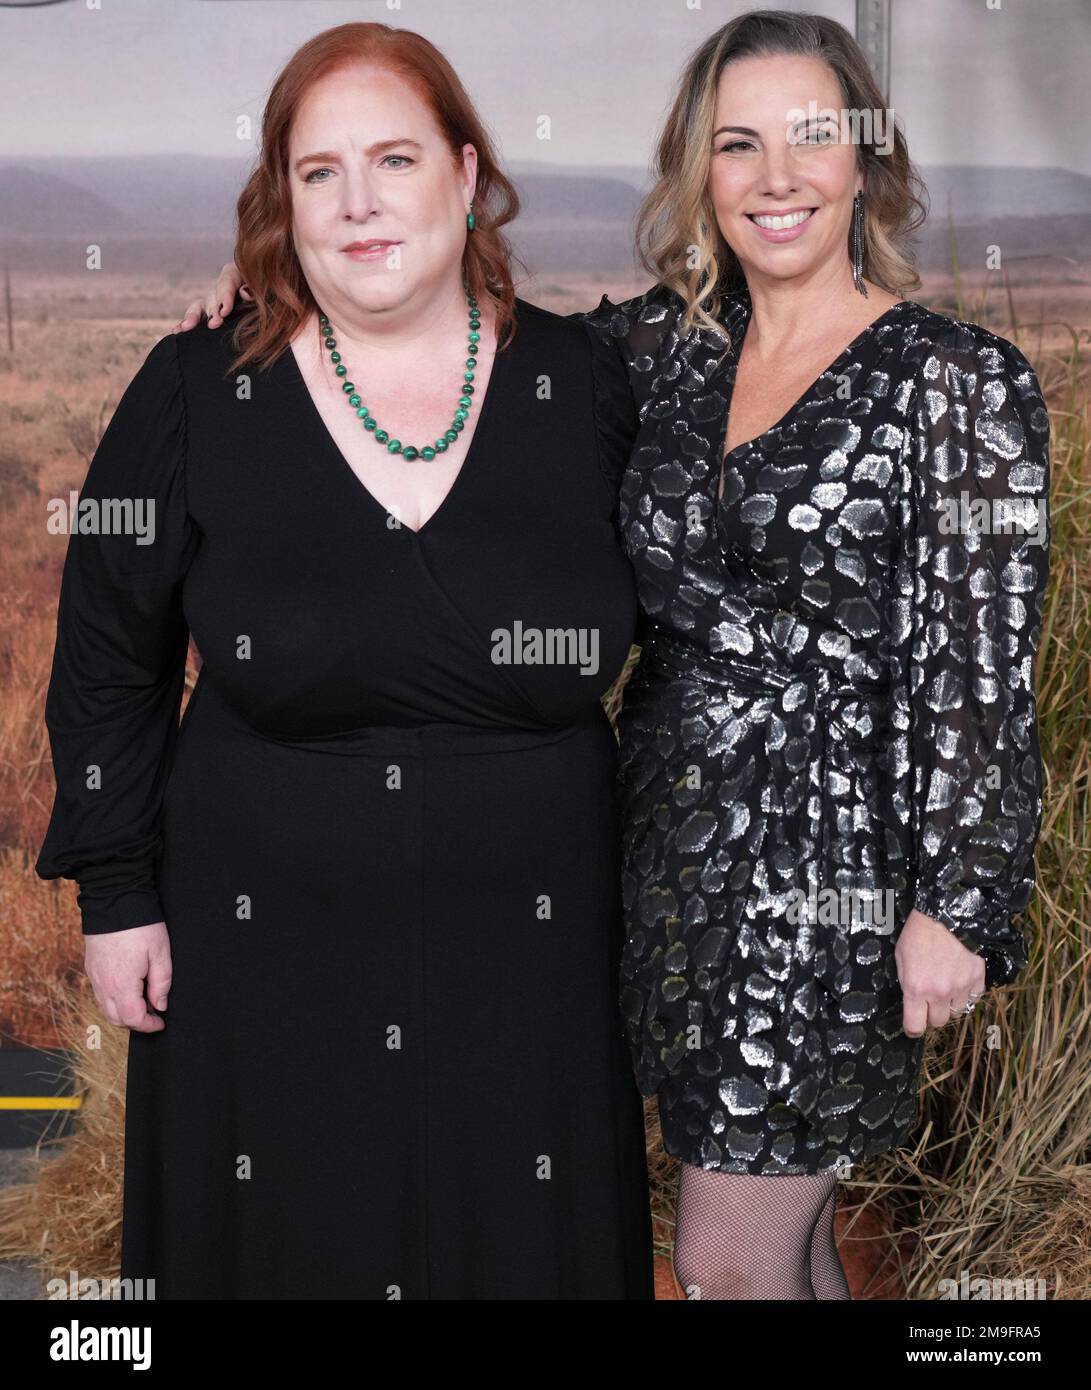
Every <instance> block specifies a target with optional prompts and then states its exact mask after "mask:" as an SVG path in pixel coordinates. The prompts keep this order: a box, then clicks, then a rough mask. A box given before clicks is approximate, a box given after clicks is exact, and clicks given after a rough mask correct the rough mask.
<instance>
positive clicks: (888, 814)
mask: <svg viewBox="0 0 1091 1390" xmlns="http://www.w3.org/2000/svg"><path fill="white" fill-rule="evenodd" d="M681 311H682V305H681V301H680V300H679V299H678V297H677V296H676V295H675V294H674V293H673V292H672V291H670V290H668V289H666V288H665V287H663V286H657V287H655V288H654V289H652V290H650V291H648V292H647V293H646V294H645V295H642V296H639V297H637V298H635V299H632V300H629V301H626V302H625V303H622V304H613V303H611V302H610V301H609V300H608V299H607V298H606V297H605V296H604V297H603V300H602V302H601V304H600V305H599V306H598V308H597V309H595V310H594V311H592V312H590V313H589V314H586V315H584V316H583V317H584V319H585V321H586V322H587V323H588V324H589V325H590V327H591V328H592V331H593V332H594V333H595V334H596V335H597V337H598V340H599V342H600V345H601V347H602V349H603V352H604V353H607V354H608V357H602V359H601V360H600V363H599V367H598V370H599V372H600V373H602V374H604V375H605V374H607V373H609V372H612V373H613V379H614V392H613V399H614V401H615V402H616V410H617V415H618V419H619V421H621V422H622V424H621V425H619V428H622V427H624V422H625V421H626V419H628V422H629V427H630V429H631V431H632V435H633V447H632V452H631V456H630V458H629V462H628V464H627V466H626V467H625V468H624V471H623V472H620V473H619V474H618V477H617V482H618V486H619V497H618V510H617V514H616V524H617V526H618V530H619V534H620V537H621V540H622V544H623V546H624V549H625V551H626V553H627V554H628V556H629V558H630V560H631V562H632V564H633V566H634V570H635V573H636V579H637V587H638V594H639V599H640V605H641V630H640V634H639V637H638V640H639V641H640V644H641V648H642V650H641V660H640V663H639V665H638V667H637V669H636V671H635V673H634V674H633V676H632V677H631V678H630V680H629V682H628V684H627V686H626V688H625V693H624V707H623V710H622V713H621V716H620V720H619V733H620V738H621V756H620V764H619V772H618V794H619V803H620V807H621V811H622V815H623V894H624V904H625V912H626V941H625V945H624V951H623V959H622V972H621V975H622V978H621V986H620V988H621V1004H622V1014H623V1019H624V1027H625V1030H626V1035H627V1039H628V1043H629V1046H630V1050H631V1053H632V1058H633V1063H634V1068H635V1073H636V1077H637V1082H638V1085H639V1087H640V1089H641V1091H642V1093H643V1094H644V1095H646V1096H650V1095H653V1094H656V1093H657V1094H658V1097H659V1110H660V1118H661V1122H662V1132H663V1141H664V1145H665V1147H666V1149H667V1150H668V1152H670V1153H672V1154H675V1155H677V1156H679V1157H680V1158H682V1159H684V1160H685V1161H686V1162H689V1163H692V1164H695V1165H698V1166H701V1167H703V1168H705V1169H715V1170H720V1171H724V1172H748V1173H814V1172H820V1171H825V1170H828V1169H831V1168H838V1169H840V1170H842V1171H843V1172H847V1171H848V1169H849V1168H850V1167H851V1165H852V1164H853V1163H856V1162H858V1161H860V1160H862V1159H866V1158H868V1157H870V1156H872V1155H875V1154H878V1153H882V1152H885V1151H888V1150H891V1149H893V1148H895V1147H897V1146H898V1145H899V1144H901V1143H902V1142H904V1140H905V1139H906V1136H907V1135H908V1133H909V1131H910V1130H911V1129H912V1127H913V1124H914V1122H915V1119H916V1113H917V1111H916V1105H917V1082H918V1073H919V1067H920V1060H921V1053H922V1049H923V1042H922V1040H921V1039H915V1038H910V1037H908V1036H907V1035H906V1034H905V1033H904V1032H903V1030H902V994H901V989H900V987H899V983H898V975H897V970H896V967H895V957H894V948H895V943H896V940H897V936H898V932H899V930H900V928H901V926H902V924H903V923H904V921H905V919H906V917H907V916H908V914H909V912H910V910H911V909H912V908H913V907H916V908H918V909H919V910H920V911H922V912H924V913H925V914H926V915H928V916H929V917H932V918H934V919H935V920H937V921H939V922H941V923H942V924H943V925H945V926H946V927H947V928H948V929H949V930H951V931H952V932H953V933H954V934H955V936H956V937H957V938H958V939H959V940H960V941H962V942H963V944H964V945H966V946H968V947H969V948H970V949H971V950H974V951H976V952H978V953H979V954H981V955H982V956H983V958H984V960H985V965H986V984H987V985H988V986H995V985H1000V984H1004V983H1006V982H1009V981H1011V980H1012V979H1013V978H1015V976H1016V975H1017V974H1018V973H1019V972H1020V971H1021V970H1022V969H1023V968H1024V967H1025V966H1026V964H1027V960H1028V951H1027V941H1026V938H1025V936H1024V935H1023V933H1022V931H1021V930H1020V929H1019V926H1018V924H1017V923H1016V922H1015V921H1014V920H1013V918H1014V917H1015V915H1016V914H1018V913H1020V912H1021V911H1022V910H1023V909H1025V908H1026V907H1027V905H1028V903H1029V901H1030V897H1031V894H1032V891H1033V887H1034V882H1035V871H1034V862H1033V853H1034V847H1035V843H1036V840H1037V836H1038V833H1039V830H1040V825H1041V785H1042V770H1041V760H1040V751H1039V740H1038V727H1037V710H1036V704H1035V693H1034V663H1035V653H1036V650H1037V646H1038V641H1039V633H1040V624H1041V610H1042V601H1043V596H1044V589H1045V585H1046V580H1047V577H1048V554H1049V514H1048V495H1049V456H1048V451H1049V421H1048V416H1047V412H1046V408H1045V405H1044V402H1043V399H1042V394H1041V391H1040V388H1039V384H1038V381H1037V379H1036V377H1035V374H1034V372H1033V370H1032V369H1031V367H1030V365H1029V363H1028V362H1027V360H1026V358H1025V357H1024V356H1023V355H1022V353H1021V352H1020V351H1019V350H1018V349H1017V348H1016V347H1015V346H1014V345H1013V344H1011V343H1010V342H1008V341H1007V340H1006V339H1004V338H1002V337H1000V336H998V335H995V334H993V333H991V332H989V331H987V330H986V329H984V328H981V327H979V326H977V325H974V324H970V323H965V322H957V321H955V320H952V319H950V318H948V317H946V316H944V315H941V314H939V313H936V312H934V311H931V310H929V309H927V308H925V307H924V306H923V305H920V304H918V303H916V302H915V301H912V300H901V301H899V302H898V303H896V304H895V305H894V306H892V307H891V308H890V309H888V310H887V311H886V312H885V313H883V314H881V315H880V316H879V317H878V318H877V319H876V320H875V321H874V322H873V323H872V324H870V325H869V326H868V327H867V328H865V329H864V330H863V332H862V333H860V334H859V335H858V336H857V337H856V338H855V339H854V340H853V342H852V343H850V344H849V346H848V347H847V348H846V349H845V350H844V351H843V352H842V353H841V354H840V356H839V357H838V358H837V359H836V360H835V361H834V362H832V363H831V364H830V367H829V368H828V369H827V370H826V371H825V372H824V373H823V374H822V375H821V376H820V377H819V378H818V379H817V380H816V381H815V382H814V384H813V385H812V386H811V387H810V388H809V389H808V390H807V391H806V392H805V393H804V394H803V396H801V397H800V398H799V400H798V401H797V402H796V404H795V405H794V406H793V407H792V408H791V409H790V410H789V411H788V412H787V414H786V415H785V416H784V417H783V418H782V419H781V420H780V421H778V422H777V423H776V425H774V426H773V427H772V428H771V429H769V430H768V431H766V432H765V433H764V434H762V435H761V436H760V437H758V438H756V439H753V440H750V441H748V442H745V443H743V444H740V445H739V446H738V447H737V448H734V449H732V450H731V451H730V453H728V454H727V457H726V459H725V460H724V489H723V495H722V499H718V497H717V491H718V485H719V473H720V470H719V466H718V462H719V460H720V458H721V456H722V454H723V444H724V439H725V434H726V423H727V414H728V409H729V406H730V400H731V389H732V384H733V380H734V374H735V364H736V362H737V357H738V351H739V348H740V346H741V343H742V340H743V336H744V334H745V332H746V328H747V325H748V323H749V319H750V316H751V313H752V305H751V301H750V298H749V295H748V294H747V292H746V291H745V290H742V291H738V292H736V293H735V294H733V295H729V296H727V297H726V298H725V299H724V301H723V303H722V306H721V311H720V318H719V322H720V323H721V325H722V332H721V333H714V332H712V331H711V330H705V331H699V332H691V333H689V334H685V335H683V334H682V333H681V332H680V316H681ZM725 348H726V349H727V351H726V352H725ZM608 363H609V364H611V365H607V364H608ZM627 411H628V412H629V414H628V416H627V414H626V412H627ZM973 504H976V507H977V510H976V512H975V510H974V505H973ZM983 504H987V506H988V510H987V511H983V510H982V507H983ZM1005 506H1006V507H1007V508H1008V510H1007V511H1006V512H1005V511H1004V510H1003V508H1004V507H1005ZM975 515H976V517H977V518H978V519H977V521H976V522H974V521H973V520H972V518H973V517H974V516H975ZM1013 515H1014V516H1016V517H1018V518H1020V521H1019V523H1018V524H1015V525H1013V524H1011V522H1010V518H1011V517H1012V516H1013ZM982 516H987V517H988V518H989V520H987V521H985V522H982V520H981V518H982ZM1001 516H1006V517H1008V518H1009V521H1008V522H1007V523H1006V529H1005V527H1001V526H998V525H997V518H998V517H1001ZM1035 519H1036V521H1037V529H1035Z"/></svg>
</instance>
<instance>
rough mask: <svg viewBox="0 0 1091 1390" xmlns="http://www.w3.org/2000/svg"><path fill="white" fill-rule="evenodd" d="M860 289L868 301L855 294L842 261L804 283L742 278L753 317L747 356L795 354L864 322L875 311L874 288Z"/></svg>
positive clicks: (823, 269)
mask: <svg viewBox="0 0 1091 1390" xmlns="http://www.w3.org/2000/svg"><path fill="white" fill-rule="evenodd" d="M865 284H867V285H868V292H869V295H870V298H868V299H865V298H864V297H863V295H862V294H861V293H860V292H859V290H858V289H857V288H856V284H855V282H854V281H853V278H852V267H851V266H850V265H849V263H848V260H847V259H846V260H845V261H844V263H843V264H842V263H841V262H838V264H837V265H836V266H826V267H823V268H821V269H820V270H817V271H815V272H814V273H813V274H812V275H810V276H808V277H807V279H805V280H804V279H791V280H776V279H773V278H771V277H769V276H760V277H754V278H753V279H751V278H750V277H749V276H748V277H747V289H748V290H749V291H750V300H751V303H752V304H753V312H752V314H751V321H750V323H749V325H748V326H747V330H746V338H747V341H748V342H749V349H748V351H749V352H750V354H751V356H752V357H753V356H756V357H760V358H762V359H770V358H773V357H777V356H779V355H780V354H781V353H783V352H784V351H785V349H786V347H787V346H788V345H789V344H791V346H792V348H793V350H798V349H799V347H800V346H801V345H804V344H806V343H807V342H808V341H810V340H813V341H815V342H816V343H817V342H822V341H823V340H824V339H828V338H829V337H830V335H831V332H832V333H833V334H834V336H837V330H839V329H840V328H843V327H845V326H849V327H851V326H852V325H854V324H856V323H857V322H860V321H864V322H866V321H868V320H870V319H871V318H872V317H873V316H874V314H875V311H876V308H877V307H878V305H877V302H876V294H875V290H876V287H875V286H873V285H871V284H868V282H866V281H865ZM880 293H881V292H880ZM808 325H814V327H813V328H811V327H808Z"/></svg>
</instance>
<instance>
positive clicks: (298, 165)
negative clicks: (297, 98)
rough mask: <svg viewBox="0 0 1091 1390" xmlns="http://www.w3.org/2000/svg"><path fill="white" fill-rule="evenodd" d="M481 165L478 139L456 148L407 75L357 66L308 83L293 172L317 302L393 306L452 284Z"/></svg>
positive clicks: (298, 226) (305, 259) (332, 306)
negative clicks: (455, 150)
mask: <svg viewBox="0 0 1091 1390" xmlns="http://www.w3.org/2000/svg"><path fill="white" fill-rule="evenodd" d="M476 175H477V155H476V152H475V151H474V148H473V146H472V145H466V146H464V147H463V149H462V152H461V155H460V157H459V158H457V159H456V158H455V157H454V155H453V154H452V151H451V147H450V145H449V144H448V143H447V141H446V140H445V139H444V137H443V134H442V132H441V131H440V128H439V126H438V124H437V123H436V120H435V117H434V116H433V115H432V112H431V110H430V109H429V107H428V106H427V105H426V103H425V102H424V101H423V100H422V99H421V98H420V96H418V94H417V92H416V91H415V90H414V88H413V87H411V86H410V85H409V84H408V83H407V82H406V81H405V80H404V79H403V78H401V77H399V76H396V75H395V74H394V73H391V72H388V71H387V70H386V69H383V68H376V67H372V66H363V65H356V66H353V67H351V68H346V69H342V70H340V71H338V72H335V73H331V74H329V75H328V76H326V77H324V78H323V79H321V81H319V82H317V83H315V85H314V86H313V87H312V88H311V89H310V91H309V92H308V93H307V96H306V97H305V98H304V100H303V101H302V102H301V103H300V107H299V110H298V112H297V113H296V118H295V120H294V122H293V125H292V130H291V135H290V138H289V146H288V179H289V183H290V186H291V191H292V224H293V225H292V230H293V236H294V238H295V247H296V254H297V255H298V256H299V261H300V265H301V266H302V268H303V273H304V275H305V276H306V278H307V282H308V284H309V285H310V287H311V290H312V292H313V293H314V296H315V298H316V299H317V301H318V303H319V304H320V305H321V306H322V307H323V308H324V309H325V310H326V311H327V312H330V311H332V312H336V311H337V308H338V305H339V304H342V305H343V304H345V303H346V302H348V303H351V304H352V305H354V306H356V307H357V308H359V309H364V310H368V311H381V310H391V309H397V308H398V307H400V306H403V305H416V306H419V305H421V304H425V303H427V302H428V301H429V300H430V299H433V298H435V297H436V296H437V295H442V293H443V292H444V290H445V289H446V288H447V287H448V286H450V285H456V284H458V283H459V281H460V279H461V265H462V254H463V250H464V248H465V245H466V234H467V233H466V213H467V210H468V208H469V205H470V200H471V199H472V197H473V190H474V183H475V180H476ZM354 243H355V244H358V247H359V248H361V249H355V250H347V249H346V248H348V247H351V246H352V245H353V244H354Z"/></svg>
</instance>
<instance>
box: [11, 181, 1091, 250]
mask: <svg viewBox="0 0 1091 1390" xmlns="http://www.w3.org/2000/svg"><path fill="white" fill-rule="evenodd" d="M251 167H252V156H247V157H246V158H239V159H229V158H211V157H206V156H202V155H163V156H159V155H137V156H127V157H124V158H115V157H103V156H96V157H94V158H86V159H77V158H50V159H33V160H25V161H24V160H18V159H6V160H4V159H0V237H2V239H3V243H4V245H5V247H6V249H7V254H8V257H9V260H10V263H11V265H12V268H13V269H15V268H19V269H22V270H24V271H27V270H37V271H39V272H49V273H64V271H65V270H66V269H71V270H73V271H76V270H82V269H83V263H84V257H83V251H82V248H83V247H85V246H86V245H88V244H89V243H94V244H97V245H101V246H102V247H103V255H104V261H105V262H106V264H104V269H107V270H110V269H115V270H122V271H125V270H131V271H133V272H140V273H147V272H148V271H150V270H154V269H162V268H163V267H164V266H170V268H171V270H172V271H174V272H175V273H177V274H183V275H184V274H189V273H191V272H193V271H194V270H196V271H197V272H198V273H202V272H206V271H207V269H208V266H209V264H210V261H211V260H215V259H218V258H219V259H226V258H228V257H229V256H230V254H231V247H232V244H233V241H234V218H235V204H236V200H237V198H238V195H239V191H240V189H241V187H242V185H243V183H244V182H245V179H246V176H247V173H248V172H249V169H250V168H251ZM508 172H509V174H510V176H511V177H512V179H513V181H514V182H515V184H516V187H517V188H518V191H519V195H520V200H521V205H522V206H521V212H520V216H519V219H518V220H517V222H516V223H514V224H513V227H512V231H511V236H512V240H513V242H514V243H515V246H516V250H517V251H518V252H519V254H520V255H521V256H522V258H523V259H524V260H525V261H526V262H527V264H528V265H529V266H530V267H531V268H532V269H533V268H535V267H538V268H541V269H544V270H553V271H566V270H567V271H573V272H575V271H579V272H588V271H589V272H594V271H596V270H599V271H605V270H618V269H627V268H628V267H630V266H631V264H632V252H631V245H632V222H633V216H634V214H635V212H636V209H637V207H638V205H639V203H640V199H641V196H642V194H643V192H644V190H645V189H646V188H647V187H648V184H649V178H650V176H649V173H648V171H647V170H645V169H640V168H637V167H635V166H634V167H631V168H630V167H625V166H604V167H601V168H599V167H594V166H589V165H588V166H572V167H558V166H556V165H550V164H543V163H529V162H524V163H515V164H513V165H511V166H510V168H509V170H508ZM921 176H922V177H923V179H924V180H925V183H926V185H927V187H928V193H929V201H930V207H931V218H930V223H929V226H928V227H927V229H926V231H925V233H924V234H923V236H921V238H920V241H919V251H918V255H919V260H920V263H921V265H922V266H929V265H935V264H947V263H948V262H949V257H950V244H949V234H948V228H947V217H948V213H949V212H950V215H951V216H952V217H953V219H954V222H955V224H956V227H957V229H958V247H959V256H960V259H961V260H962V262H963V264H964V266H973V265H976V264H980V263H981V258H982V257H983V255H984V248H985V247H987V246H989V245H992V244H997V245H999V246H1000V247H1001V248H1002V251H1003V254H1004V256H1005V258H1007V259H1008V260H1009V261H1010V260H1011V259H1013V258H1016V259H1021V258H1030V257H1034V258H1040V257H1041V256H1043V255H1048V256H1052V257H1056V258H1060V261H1059V264H1067V262H1066V261H1065V258H1069V259H1070V260H1072V261H1075V262H1077V263H1078V266H1079V267H1082V268H1083V272H1082V273H1080V274H1079V276H1078V278H1086V268H1087V265H1088V259H1089V258H1088V255H1087V246H1088V241H1089V233H1091V178H1087V177H1085V176H1084V175H1082V174H1077V173H1073V172H1072V171H1071V170H1068V169H1056V168H1050V169H1029V168H1020V167H980V166H969V165H936V166H932V167H928V168H923V169H922V170H921ZM111 256H113V257H114V258H115V261H116V264H115V265H113V266H111V265H110V264H109V261H110V258H111ZM1059 278H1064V277H1063V276H1061V277H1059Z"/></svg>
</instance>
